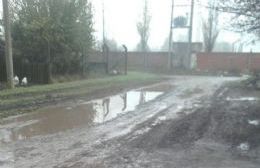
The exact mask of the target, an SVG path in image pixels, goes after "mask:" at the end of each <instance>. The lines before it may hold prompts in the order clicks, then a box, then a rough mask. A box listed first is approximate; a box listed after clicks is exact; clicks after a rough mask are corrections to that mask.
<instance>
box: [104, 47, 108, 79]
mask: <svg viewBox="0 0 260 168" xmlns="http://www.w3.org/2000/svg"><path fill="white" fill-rule="evenodd" d="M103 57H105V59H106V73H107V74H109V48H108V46H107V45H106V44H104V45H103Z"/></svg>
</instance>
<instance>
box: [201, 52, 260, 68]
mask: <svg viewBox="0 0 260 168" xmlns="http://www.w3.org/2000/svg"><path fill="white" fill-rule="evenodd" d="M197 69H199V70H209V71H232V70H239V71H244V70H246V69H248V70H260V53H197Z"/></svg>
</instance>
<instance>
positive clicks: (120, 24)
mask: <svg viewBox="0 0 260 168" xmlns="http://www.w3.org/2000/svg"><path fill="white" fill-rule="evenodd" d="M102 1H103V0H92V3H93V8H94V16H95V17H94V22H95V30H96V33H95V36H96V37H97V39H102ZM195 1H196V4H197V5H196V7H195V14H194V30H193V32H194V35H193V41H202V32H201V16H203V15H206V14H207V11H206V9H205V8H204V7H201V6H199V5H198V4H204V5H205V4H206V2H207V0H195ZM104 2H105V20H106V22H105V30H106V31H105V32H106V37H107V38H108V39H114V40H116V41H117V42H118V43H119V44H126V45H127V46H128V47H129V48H130V49H134V48H135V47H136V45H137V43H138V42H139V36H138V33H137V29H136V23H137V22H138V21H139V20H140V18H141V14H142V9H143V4H144V0H104ZM171 2H172V0H148V3H149V11H150V14H151V16H152V20H151V26H150V28H151V32H150V34H151V36H150V40H149V45H150V47H151V48H152V49H160V48H161V46H162V45H163V43H164V41H165V39H166V38H167V37H168V35H169V26H170V14H171ZM198 2H200V3H198ZM179 4H186V5H187V4H190V0H175V5H179ZM189 11H190V7H176V8H175V11H174V16H179V15H184V16H185V14H186V13H189ZM180 34H185V31H184V30H182V31H180V30H175V33H174V38H175V39H176V38H178V37H179V36H180ZM238 38H239V36H238V35H236V34H233V33H230V32H225V31H224V32H222V33H221V35H220V39H221V40H220V41H229V42H233V41H235V40H237V39H238Z"/></svg>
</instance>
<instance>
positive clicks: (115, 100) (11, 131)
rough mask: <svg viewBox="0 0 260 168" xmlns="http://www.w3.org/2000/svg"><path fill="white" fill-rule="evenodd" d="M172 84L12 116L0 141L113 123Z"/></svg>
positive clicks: (1, 125) (0, 132) (2, 129)
mask: <svg viewBox="0 0 260 168" xmlns="http://www.w3.org/2000/svg"><path fill="white" fill-rule="evenodd" d="M172 87H173V86H172V85H166V84H165V85H155V86H153V87H147V88H142V89H139V90H132V91H129V92H126V93H122V94H119V95H115V96H112V97H107V98H104V99H98V100H93V101H88V102H85V101H84V100H79V101H78V102H76V103H73V104H72V103H71V104H70V105H64V106H57V107H48V108H44V109H41V110H39V111H38V112H35V113H31V114H28V115H23V116H18V117H13V118H10V119H8V120H3V121H2V122H1V123H0V142H5V143H7V142H12V141H17V140H24V139H27V138H30V137H33V136H37V135H47V134H53V133H58V132H62V131H66V130H69V129H73V128H77V127H83V126H84V127H85V126H93V125H96V124H101V123H104V122H106V121H110V120H112V119H114V118H116V117H118V116H119V115H123V114H125V113H127V112H130V111H133V110H135V109H136V108H137V107H138V106H139V105H142V104H145V103H147V102H149V101H152V100H154V99H156V98H157V97H158V96H161V95H163V94H164V93H165V92H167V91H169V90H170V89H171V88H172Z"/></svg>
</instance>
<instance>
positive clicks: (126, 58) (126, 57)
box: [123, 45, 128, 75]
mask: <svg viewBox="0 0 260 168" xmlns="http://www.w3.org/2000/svg"><path fill="white" fill-rule="evenodd" d="M123 47H124V50H125V51H124V53H125V75H127V64H128V53H127V52H128V49H127V47H126V46H125V45H123Z"/></svg>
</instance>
